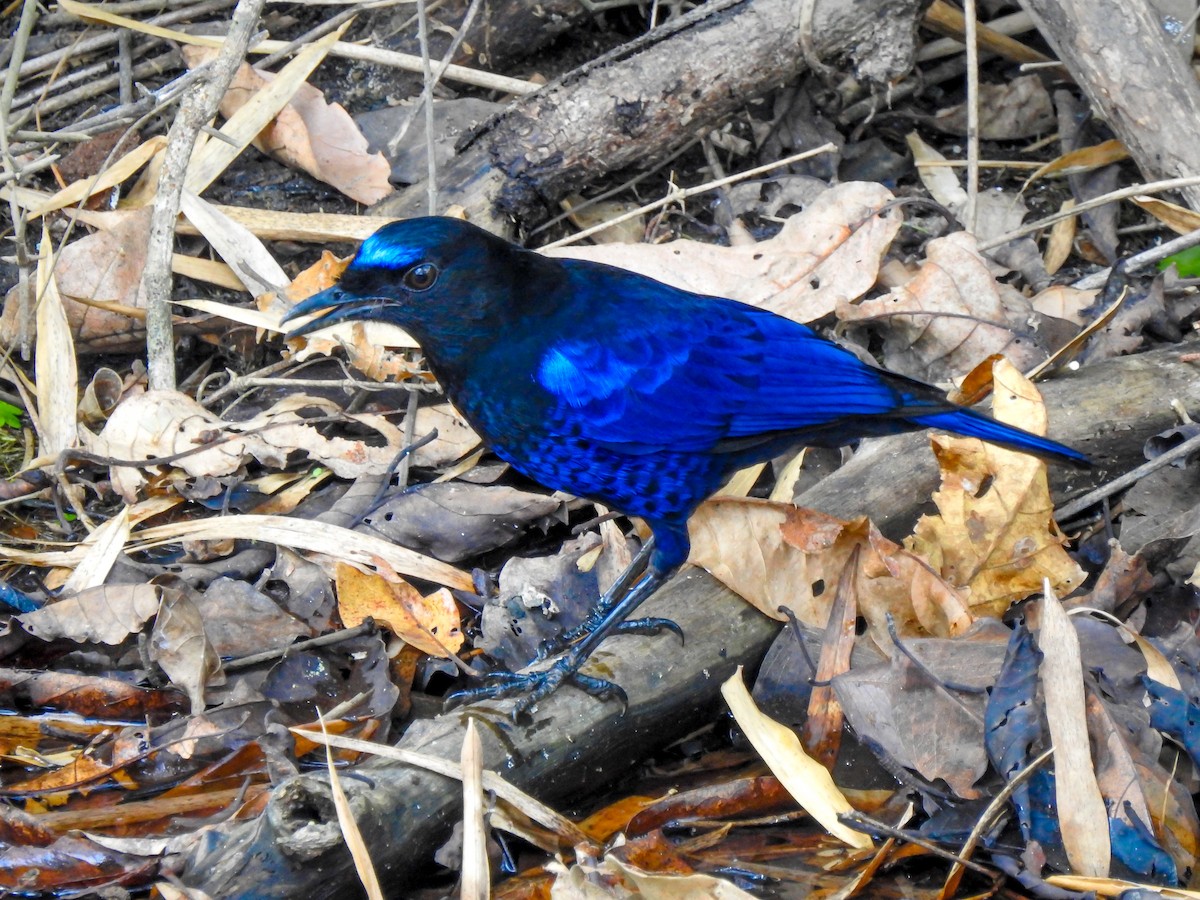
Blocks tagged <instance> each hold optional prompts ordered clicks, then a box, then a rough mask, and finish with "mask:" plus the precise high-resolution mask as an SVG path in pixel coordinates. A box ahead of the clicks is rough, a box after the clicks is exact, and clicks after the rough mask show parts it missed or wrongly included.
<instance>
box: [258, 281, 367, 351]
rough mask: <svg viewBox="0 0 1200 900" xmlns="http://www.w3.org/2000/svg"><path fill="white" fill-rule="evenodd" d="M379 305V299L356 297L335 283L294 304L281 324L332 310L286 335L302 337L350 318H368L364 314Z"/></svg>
mask: <svg viewBox="0 0 1200 900" xmlns="http://www.w3.org/2000/svg"><path fill="white" fill-rule="evenodd" d="M378 305H379V301H377V300H373V299H369V300H364V299H362V298H361V297H354V296H352V295H350V294H348V293H346V292H345V291H343V290H342V289H341V288H340V287H338V286H337V285H336V284H335V285H333V287H327V288H325V290H323V291H318V292H317V293H315V294H313V295H312V296H311V297H309V298H308V299H307V300H304V301H302V302H300V303H298V304H296V305H295V306H293V307H292V308H291V310H289V311H288V314H287V315H285V316H284V317H283V319H282V320H281V321H280V324H281V325H283V324H286V323H288V322H294V321H295V320H296V319H300V318H303V317H304V316H308V315H312V314H313V313H319V312H322V311H323V310H330V312H327V313H325V315H323V316H318V317H317V318H315V319H312V320H311V321H309V322H305V323H303V324H301V325H299V326H297V327H295V328H292V329H290V330H289V331H288V332H287V334H286V335H285V337H289V338H294V337H300V336H301V335H305V334H312V332H314V331H320V330H321V329H322V328H328V327H329V326H330V325H336V324H337V323H338V322H344V321H346V320H348V319H362V318H367V317H366V316H364V315H363V314H364V313H365V312H366V311H367V310H368V309H371V308H372V307H376V306H378Z"/></svg>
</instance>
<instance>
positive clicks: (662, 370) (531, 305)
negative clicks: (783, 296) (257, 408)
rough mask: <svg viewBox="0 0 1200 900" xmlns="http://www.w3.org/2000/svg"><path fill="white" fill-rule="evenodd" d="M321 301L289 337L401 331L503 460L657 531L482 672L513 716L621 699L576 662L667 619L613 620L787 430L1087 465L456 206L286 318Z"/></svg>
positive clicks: (657, 580)
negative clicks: (588, 601)
mask: <svg viewBox="0 0 1200 900" xmlns="http://www.w3.org/2000/svg"><path fill="white" fill-rule="evenodd" d="M318 312H324V313H325V314H324V315H323V316H322V317H320V318H317V319H315V320H313V321H312V322H309V323H307V324H305V325H302V326H300V327H299V328H296V329H294V330H293V331H292V332H291V335H302V334H307V333H309V332H312V331H317V330H319V329H321V328H324V327H326V326H328V325H331V324H333V323H335V322H342V321H346V320H378V321H385V322H391V323H393V324H395V325H398V326H400V327H401V328H403V329H405V330H406V331H407V332H408V333H409V334H411V335H412V336H413V337H414V338H415V339H416V340H417V341H418V342H419V343H420V345H421V347H422V349H423V351H424V353H425V357H426V360H427V361H428V364H429V368H430V370H431V371H432V372H433V374H434V375H435V376H436V377H437V378H438V380H439V381H440V382H441V384H442V386H443V387H444V389H445V391H446V394H447V395H448V396H449V398H450V400H451V401H452V402H453V403H454V405H455V406H456V407H457V408H458V410H459V411H460V412H461V413H462V414H463V416H465V417H466V419H467V420H468V421H469V422H470V423H471V425H472V426H473V427H474V428H475V430H476V431H477V432H478V433H479V435H480V437H481V438H482V439H483V441H484V442H485V443H486V444H487V445H488V447H490V448H491V449H492V451H493V452H495V453H496V455H497V456H499V457H500V458H501V459H503V460H505V461H506V462H508V463H510V464H511V465H512V466H513V468H515V469H517V470H518V471H520V472H522V473H524V474H525V475H527V476H529V477H530V478H532V479H534V480H535V481H538V482H541V483H542V484H544V485H545V486H546V487H549V488H553V489H556V490H562V491H566V492H568V493H571V494H575V495H577V496H580V497H587V498H590V499H593V500H597V501H599V502H601V503H603V504H605V505H606V506H608V507H610V508H612V509H615V510H618V511H619V512H622V513H624V514H626V515H631V516H640V517H641V518H643V519H644V520H645V521H646V523H647V525H649V526H650V529H651V531H652V533H653V539H652V541H650V542H648V544H647V546H646V547H644V548H643V550H642V552H641V553H640V554H639V555H638V558H637V559H635V560H634V563H633V565H632V566H630V568H629V569H628V570H627V571H626V572H625V573H624V574H623V575H622V576H621V578H620V579H618V581H617V584H615V585H614V586H613V588H611V589H610V590H609V591H608V592H607V593H606V594H605V595H604V596H603V597H602V598H601V599H600V601H599V603H598V605H597V606H596V607H595V608H594V610H593V612H592V613H591V615H589V617H588V619H587V620H586V621H585V622H584V623H583V625H581V626H580V627H579V628H578V629H575V630H574V631H573V632H569V633H568V634H567V635H565V636H564V639H565V640H564V644H565V645H566V650H565V652H564V653H563V654H562V655H561V656H560V657H558V658H557V659H556V660H555V661H554V662H553V663H552V664H551V665H550V666H549V667H548V668H545V669H542V670H541V671H535V672H530V673H526V674H512V673H495V674H494V676H493V678H494V681H493V683H491V684H489V685H487V686H485V687H482V688H476V689H473V690H470V691H465V692H462V695H461V696H463V697H464V698H467V699H478V698H482V697H499V696H510V695H513V694H519V693H520V694H524V697H523V698H522V700H521V701H520V703H519V705H518V710H517V712H519V711H520V710H523V709H526V708H528V707H529V706H530V705H531V704H533V703H534V702H536V701H537V700H538V699H540V698H541V697H544V696H546V695H547V694H549V693H550V692H551V691H553V690H555V689H556V688H557V687H558V686H559V685H560V684H562V683H563V682H566V681H570V682H572V683H574V684H576V685H578V686H580V687H582V688H584V689H585V690H588V691H589V692H591V693H595V694H598V695H602V696H605V695H613V694H616V695H620V696H623V692H622V691H621V690H620V689H619V688H618V687H617V686H616V685H613V684H612V683H611V682H607V681H604V680H602V679H598V678H594V677H591V676H586V675H584V674H582V673H580V672H579V669H580V667H581V666H582V665H583V663H584V661H585V660H586V659H587V657H588V656H589V655H590V654H591V652H592V651H593V650H594V649H595V648H596V646H597V645H598V644H599V643H600V642H601V641H602V640H603V639H604V638H605V637H606V636H607V635H609V634H612V633H616V632H626V633H628V632H636V633H648V632H649V633H653V632H656V631H659V630H661V629H663V628H670V629H673V630H676V631H677V630H678V628H677V626H675V624H674V623H673V622H670V621H669V620H666V619H642V620H636V621H626V619H627V617H628V616H629V615H630V614H631V613H632V612H633V611H634V610H635V609H636V608H637V607H638V605H639V604H641V603H642V601H643V600H645V599H646V598H647V597H649V596H650V595H651V594H652V593H653V592H654V591H655V589H656V588H658V587H659V585H661V584H662V583H663V582H664V581H665V580H666V579H667V578H668V577H669V576H670V575H671V574H672V573H673V572H674V571H675V570H676V569H678V568H679V567H680V566H681V565H682V564H683V563H684V561H685V560H686V559H687V556H688V550H689V543H688V532H687V520H688V517H689V516H690V515H691V513H692V511H693V510H694V509H695V508H696V507H697V506H698V505H699V504H700V503H701V502H702V501H703V500H704V499H705V498H707V497H708V496H709V495H711V494H712V493H714V492H715V491H716V490H717V489H718V488H719V487H720V486H721V485H722V484H723V483H724V482H725V481H726V480H727V479H728V478H729V477H730V476H731V475H732V474H733V473H734V472H735V471H737V470H738V469H741V468H743V467H745V466H747V465H750V464H752V463H756V462H761V461H764V460H768V459H771V458H772V457H774V456H777V455H779V454H780V453H782V452H784V451H786V450H787V449H789V448H792V447H795V446H799V445H805V444H812V445H820V446H834V447H836V446H842V445H845V444H848V443H851V442H852V441H855V440H857V439H858V438H861V437H868V436H877V435H887V434H895V433H898V432H903V431H912V430H915V429H920V428H938V429H942V430H944V431H950V432H954V433H956V434H960V435H966V436H969V437H977V438H982V439H983V440H986V441H991V442H992V443H996V444H1000V445H1002V446H1005V447H1009V448H1012V449H1015V450H1021V451H1025V452H1028V453H1033V454H1036V455H1039V456H1043V457H1046V458H1048V459H1051V460H1055V461H1058V462H1065V463H1069V464H1073V465H1079V466H1086V465H1088V460H1087V457H1085V456H1084V455H1083V454H1082V453H1079V452H1077V451H1075V450H1072V449H1071V448H1069V447H1066V446H1063V445H1062V444H1058V443H1056V442H1054V441H1051V440H1047V439H1046V438H1043V437H1039V436H1037V435H1034V434H1030V433H1028V432H1026V431H1022V430H1021V429H1019V428H1014V427H1012V426H1009V425H1004V424H1001V423H999V422H996V421H995V420H993V419H991V418H989V417H988V416H986V415H984V414H982V413H978V412H975V411H974V410H970V409H966V408H964V407H961V406H957V405H955V404H953V403H951V402H949V401H948V400H947V399H946V398H945V396H944V395H943V394H942V392H941V391H939V390H937V389H936V388H934V387H931V386H929V385H926V384H923V383H921V382H919V381H916V380H914V379H911V378H908V377H906V376H904V375H898V374H896V373H893V372H888V371H885V370H882V369H878V368H874V367H872V366H869V365H867V364H865V363H863V362H862V361H861V360H859V358H858V357H857V356H855V355H854V354H853V353H851V352H849V351H847V350H844V349H843V348H841V347H839V346H838V345H836V344H834V343H832V342H830V341H828V340H825V339H824V338H822V337H820V336H819V335H817V334H816V333H815V332H814V331H812V329H810V328H807V327H806V326H804V325H801V324H798V323H796V322H793V321H792V320H790V319H785V318H783V317H781V316H778V315H775V314H774V313H770V312H766V311H764V310H761V309H757V308H755V307H753V306H747V305H746V304H744V303H739V302H737V301H734V300H727V299H723V298H720V297H708V296H702V295H699V294H692V293H689V292H687V291H683V290H679V289H677V288H673V287H669V286H667V285H664V284H661V283H659V282H657V281H654V280H652V279H650V278H646V277H644V276H642V275H637V274H634V273H632V272H627V271H624V270H622V269H617V268H613V267H611V266H605V265H600V264H597V263H591V262H581V261H576V260H555V259H548V258H546V257H544V256H541V255H539V254H537V253H533V252H531V251H528V250H524V249H522V248H520V247H518V246H516V245H514V244H511V243H509V242H507V241H505V240H503V239H501V238H499V237H496V236H495V235H492V234H490V233H488V232H486V231H484V230H482V229H480V228H478V227H476V226H474V225H471V224H468V223H467V222H464V221H461V220H458V219H449V218H440V217H430V218H419V219H410V220H407V221H401V222H393V223H390V224H388V225H384V226H383V227H382V228H380V229H379V230H378V231H376V232H375V233H374V234H373V235H371V236H370V237H369V238H367V240H366V241H365V242H364V243H363V244H362V246H361V247H360V248H359V250H358V253H357V254H356V255H355V257H354V259H353V261H352V262H351V263H350V265H349V266H348V267H347V268H346V270H345V272H344V274H343V275H342V277H341V280H340V281H339V282H338V284H336V285H334V286H333V287H331V288H328V289H326V290H324V291H321V292H320V293H318V294H316V295H314V296H312V297H310V298H308V299H307V300H305V301H304V302H302V303H300V304H299V305H298V306H296V307H295V308H294V309H293V310H292V311H291V312H290V313H289V314H288V316H287V318H286V319H285V321H287V320H291V319H295V318H296V317H299V316H305V315H309V314H312V313H318ZM517 712H514V715H516V714H517Z"/></svg>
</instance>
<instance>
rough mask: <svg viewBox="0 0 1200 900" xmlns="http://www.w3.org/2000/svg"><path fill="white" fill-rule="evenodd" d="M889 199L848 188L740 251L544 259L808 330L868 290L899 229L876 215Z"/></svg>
mask: <svg viewBox="0 0 1200 900" xmlns="http://www.w3.org/2000/svg"><path fill="white" fill-rule="evenodd" d="M893 199H895V198H894V197H893V196H892V194H891V193H890V192H889V191H888V190H887V189H886V188H885V187H883V186H882V185H879V184H874V183H869V182H858V181H852V182H847V183H846V184H840V185H838V186H836V187H833V188H830V189H829V190H827V191H825V192H824V193H822V194H820V195H819V196H818V197H817V198H816V200H814V201H813V202H812V203H811V204H810V205H809V206H808V207H806V208H805V209H804V211H803V212H801V213H798V214H797V215H794V216H792V217H791V218H790V219H788V220H787V221H786V222H785V223H784V226H783V230H782V231H780V232H779V234H778V235H776V236H775V237H773V238H770V239H768V240H765V241H760V242H759V243H757V244H753V245H752V246H748V247H714V246H712V245H711V244H702V243H699V242H695V241H686V240H680V241H673V242H671V243H669V244H605V245H603V246H597V247H561V248H557V249H554V250H550V251H548V252H547V254H546V255H547V256H553V257H556V258H571V259H589V260H592V261H594V262H602V263H607V264H608V265H613V266H619V267H621V268H623V269H629V270H631V271H634V272H638V273H640V274H642V275H647V276H649V277H650V278H654V279H656V280H658V281H662V282H664V283H666V284H669V285H672V286H674V287H678V288H683V289H684V290H688V291H693V292H695V293H698V294H712V295H715V296H719V297H730V298H732V299H734V300H741V301H742V302H743V303H750V304H753V305H754V306H759V307H762V308H763V309H769V310H771V311H772V312H775V313H778V314H779V315H782V316H787V317H788V318H790V319H794V320H796V321H798V322H808V321H811V320H813V319H817V318H820V317H821V316H823V315H825V314H827V313H829V312H832V311H833V310H834V309H835V308H836V307H837V305H838V304H839V303H844V302H848V301H851V300H854V299H856V298H858V297H861V296H862V295H863V294H865V293H866V292H867V291H869V290H870V289H871V288H872V287H873V286H874V284H875V280H876V277H877V274H878V271H879V265H880V261H881V260H882V258H883V254H884V253H885V252H886V251H887V248H888V247H889V246H890V245H891V242H892V239H893V238H894V237H895V236H896V232H897V231H898V230H899V229H900V223H901V217H900V214H899V213H898V212H897V211H896V210H895V209H891V210H889V211H887V212H885V213H883V214H878V211H879V210H880V209H881V208H882V207H883V206H884V205H885V204H887V203H888V202H890V201H891V200H893Z"/></svg>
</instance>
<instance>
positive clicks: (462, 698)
mask: <svg viewBox="0 0 1200 900" xmlns="http://www.w3.org/2000/svg"><path fill="white" fill-rule="evenodd" d="M672 624H674V623H672ZM676 627H678V626H676ZM585 659H586V657H585V658H582V659H575V658H574V656H573V654H567V655H566V656H563V657H562V658H561V659H557V660H555V661H554V662H553V663H551V664H550V665H549V666H547V667H546V668H545V669H539V670H538V671H536V672H522V673H516V672H489V673H488V674H487V675H485V676H484V678H485V679H486V680H487V681H488V682H490V683H489V684H484V685H481V686H479V687H473V688H465V689H463V690H461V691H455V692H454V693H452V694H450V695H448V696H447V697H446V700H445V702H444V703H443V705H442V709H443V710H444V711H446V712H448V711H450V710H452V709H454V708H455V707H457V706H461V705H463V704H465V703H475V702H476V701H479V700H499V699H504V698H506V697H515V696H518V695H520V699H519V700H518V701H517V703H516V705H515V706H514V707H513V710H512V720H513V721H514V722H516V721H517V720H518V719H519V718H520V717H521V715H522V714H523V713H525V712H526V710H528V709H529V708H530V707H531V706H533V705H534V704H535V703H537V702H538V701H539V700H541V699H542V698H543V697H548V696H549V695H550V694H552V693H554V692H555V691H556V690H558V689H559V688H560V687H561V686H562V685H564V684H573V685H574V686H575V687H577V688H579V689H580V690H582V691H584V692H585V693H587V694H590V695H591V696H593V697H596V698H597V699H600V700H609V699H612V698H614V697H615V698H616V699H617V700H619V701H620V702H621V707H622V712H623V711H624V709H625V708H627V707H628V706H629V696H628V695H627V694H626V693H625V691H624V690H623V689H622V688H621V687H620V685H617V684H614V683H613V682H611V681H607V680H606V679H603V678H596V677H595V676H592V675H584V674H582V673H581V672H579V671H578V669H579V667H580V666H582V665H583V663H584V661H585Z"/></svg>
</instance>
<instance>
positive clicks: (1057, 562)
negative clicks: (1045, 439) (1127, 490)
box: [905, 362, 1084, 616]
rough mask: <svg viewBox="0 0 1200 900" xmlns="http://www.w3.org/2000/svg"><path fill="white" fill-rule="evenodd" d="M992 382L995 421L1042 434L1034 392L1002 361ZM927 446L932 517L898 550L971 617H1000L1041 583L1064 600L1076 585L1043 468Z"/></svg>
mask: <svg viewBox="0 0 1200 900" xmlns="http://www.w3.org/2000/svg"><path fill="white" fill-rule="evenodd" d="M993 378H994V383H995V415H996V418H998V419H999V420H1001V421H1004V422H1009V423H1011V424H1014V425H1019V426H1020V427H1022V428H1025V429H1027V430H1029V431H1032V432H1034V433H1035V434H1045V431H1046V410H1045V407H1044V406H1043V405H1042V402H1041V398H1040V397H1039V395H1038V393H1037V389H1036V388H1034V387H1033V385H1032V384H1031V383H1030V382H1029V381H1027V380H1026V379H1025V378H1024V377H1022V376H1021V374H1020V373H1019V372H1018V371H1016V369H1014V368H1013V367H1012V365H1011V364H1009V363H1007V362H1000V363H997V364H996V366H995V369H994V374H993ZM933 446H934V453H935V454H936V455H937V458H938V463H939V465H940V466H941V469H942V486H941V488H940V489H939V490H938V492H937V493H936V494H934V496H933V500H934V503H936V504H937V507H938V510H939V513H938V515H930V516H924V517H922V518H921V520H920V521H919V522H918V523H917V526H916V529H915V531H914V534H913V536H912V537H911V538H909V539H908V540H906V541H905V546H906V547H907V548H908V549H909V550H910V551H912V552H913V553H914V554H916V555H917V556H918V557H920V558H922V559H924V560H927V561H928V563H929V565H930V566H931V568H932V570H933V571H934V572H936V573H938V574H939V575H940V576H941V577H942V578H944V579H945V580H946V581H947V582H948V583H949V584H951V585H953V586H955V587H956V588H957V589H958V590H959V591H960V592H961V593H962V594H963V595H964V596H965V597H966V598H967V600H968V602H969V604H970V608H971V611H972V613H973V614H974V615H976V616H984V615H993V616H999V615H1000V614H1001V613H1003V612H1004V611H1005V610H1006V609H1007V608H1008V606H1009V605H1010V604H1011V603H1012V602H1013V601H1016V600H1023V599H1025V598H1026V597H1028V596H1030V595H1031V594H1034V593H1036V592H1038V591H1040V590H1041V588H1042V581H1043V579H1049V580H1050V584H1051V586H1052V587H1053V588H1054V590H1055V591H1058V592H1060V593H1062V594H1064V595H1065V594H1067V593H1070V591H1072V590H1073V589H1074V588H1075V587H1076V586H1078V585H1079V584H1080V583H1082V581H1083V578H1084V573H1083V570H1082V569H1080V568H1079V566H1078V564H1076V563H1075V561H1074V560H1072V559H1071V557H1070V556H1068V555H1067V552H1066V550H1065V549H1063V542H1064V538H1063V536H1062V534H1061V532H1059V530H1058V526H1057V525H1055V523H1054V519H1053V512H1054V504H1053V502H1052V501H1051V499H1050V490H1049V487H1048V485H1047V480H1046V465H1045V463H1043V462H1042V461H1041V460H1039V459H1037V458H1036V457H1033V456H1029V455H1028V454H1025V453H1017V452H1015V451H1013V450H1005V449H1003V448H1002V447H997V446H995V445H994V444H988V443H985V442H983V441H980V440H976V439H974V438H955V437H948V436H945V435H935V436H934V438H933Z"/></svg>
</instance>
